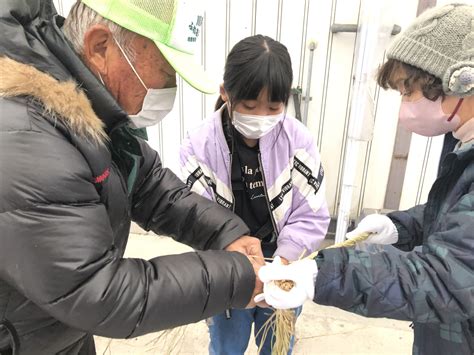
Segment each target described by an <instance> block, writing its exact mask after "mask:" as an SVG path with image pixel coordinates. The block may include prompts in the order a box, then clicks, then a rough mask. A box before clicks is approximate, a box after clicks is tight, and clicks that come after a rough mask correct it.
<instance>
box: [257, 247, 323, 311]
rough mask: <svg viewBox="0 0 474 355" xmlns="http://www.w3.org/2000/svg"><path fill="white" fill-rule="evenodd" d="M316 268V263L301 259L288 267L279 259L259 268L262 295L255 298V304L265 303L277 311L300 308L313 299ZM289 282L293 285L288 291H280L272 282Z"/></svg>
mask: <svg viewBox="0 0 474 355" xmlns="http://www.w3.org/2000/svg"><path fill="white" fill-rule="evenodd" d="M317 273H318V267H317V265H316V261H314V260H310V259H302V260H298V261H295V262H293V263H291V264H289V265H283V264H282V263H281V260H280V257H278V256H277V257H275V260H274V261H273V263H271V264H267V265H265V266H262V267H261V268H260V271H259V272H258V276H259V278H260V280H261V281H262V282H263V294H260V295H257V296H255V302H257V303H258V302H261V301H263V300H265V302H266V303H267V304H268V305H270V306H272V307H274V308H278V309H289V308H296V307H299V306H301V305H302V304H303V303H304V302H305V301H306V300H307V299H310V300H313V298H314V283H315V280H316V275H317ZM276 280H290V281H293V282H294V283H295V285H294V286H293V288H292V289H291V290H289V291H285V290H283V289H281V288H280V287H279V286H278V285H277V284H275V282H274V281H276Z"/></svg>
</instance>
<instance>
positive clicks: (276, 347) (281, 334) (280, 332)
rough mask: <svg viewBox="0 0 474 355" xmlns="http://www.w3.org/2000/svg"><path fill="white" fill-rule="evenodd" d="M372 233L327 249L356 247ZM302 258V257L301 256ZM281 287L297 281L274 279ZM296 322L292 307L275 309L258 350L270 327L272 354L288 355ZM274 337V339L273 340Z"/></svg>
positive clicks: (316, 252) (287, 287) (311, 257)
mask: <svg viewBox="0 0 474 355" xmlns="http://www.w3.org/2000/svg"><path fill="white" fill-rule="evenodd" d="M370 235H371V233H363V234H360V235H358V236H356V237H355V238H352V239H347V240H346V241H344V242H342V243H337V244H333V245H331V246H328V247H327V248H326V249H332V248H343V247H345V248H350V247H354V246H355V245H356V244H357V243H360V242H363V241H364V240H366V239H367V238H368V237H369V236H370ZM318 253H319V250H318V251H315V252H314V253H312V254H310V255H309V256H307V257H306V258H305V259H315V258H316V257H317V256H318ZM300 260H301V258H300ZM274 282H275V283H276V284H277V285H278V286H279V287H280V288H281V289H283V290H285V291H289V290H291V289H292V288H293V287H294V286H295V283H294V282H293V281H291V280H278V281H274ZM295 324H296V316H295V312H294V310H292V309H275V312H274V313H273V314H272V316H271V317H270V318H269V319H268V320H267V321H266V322H265V324H264V325H263V326H262V328H261V329H260V330H259V333H260V332H262V341H261V343H260V347H259V349H258V352H259V353H260V351H261V350H262V346H263V344H264V343H265V339H266V338H267V336H268V334H269V332H270V329H273V339H274V340H275V343H274V344H273V346H272V354H274V355H286V354H288V350H289V348H290V341H291V337H292V336H294V335H295ZM273 339H272V341H273Z"/></svg>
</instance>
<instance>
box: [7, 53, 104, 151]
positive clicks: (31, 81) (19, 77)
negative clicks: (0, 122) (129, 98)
mask: <svg viewBox="0 0 474 355" xmlns="http://www.w3.org/2000/svg"><path fill="white" fill-rule="evenodd" d="M23 95H25V96H31V97H33V98H35V99H36V100H38V101H40V102H41V103H42V104H43V106H44V107H45V110H46V112H47V113H48V114H52V115H54V116H55V118H56V119H58V120H60V121H62V122H63V123H64V124H66V125H67V126H68V127H70V128H71V129H72V130H73V131H74V132H75V133H76V134H77V135H79V136H82V137H84V138H88V139H90V140H92V141H94V142H96V143H99V144H103V143H104V142H106V141H107V140H108V136H107V134H106V133H105V131H104V123H103V122H102V121H101V120H100V119H99V118H98V117H97V116H96V114H95V112H94V110H93V109H92V106H91V103H90V102H89V99H88V98H87V96H86V95H85V94H84V92H83V91H82V90H80V89H79V88H78V87H77V84H76V83H75V82H74V81H72V80H69V81H64V82H60V81H58V80H56V79H55V78H53V77H52V76H51V75H49V74H46V73H43V72H41V71H39V70H38V69H36V68H35V67H33V66H31V65H27V64H23V63H19V62H17V61H14V60H12V59H10V58H7V57H0V97H16V96H23Z"/></svg>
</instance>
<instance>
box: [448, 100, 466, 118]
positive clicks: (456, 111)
mask: <svg viewBox="0 0 474 355" xmlns="http://www.w3.org/2000/svg"><path fill="white" fill-rule="evenodd" d="M463 101H464V98H463V97H462V98H460V99H459V101H458V103H457V105H456V107H455V108H454V111H453V113H452V114H451V116H449V118H448V122H451V120H452V119H453V118H454V116H456V113H458V111H459V109H460V108H461V105H462V103H463Z"/></svg>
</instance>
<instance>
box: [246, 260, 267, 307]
mask: <svg viewBox="0 0 474 355" xmlns="http://www.w3.org/2000/svg"><path fill="white" fill-rule="evenodd" d="M248 258H249V261H250V263H251V264H252V266H253V270H254V271H255V288H254V290H253V294H252V298H251V299H250V303H249V304H248V305H247V307H245V308H254V307H255V306H257V305H258V306H260V307H262V306H263V307H268V306H267V305H266V304H265V303H264V302H261V303H258V304H257V303H256V302H255V300H254V299H255V296H257V295H258V294H261V293H262V292H263V282H262V281H260V278H259V277H258V272H259V271H260V268H261V267H262V266H263V265H265V261H263V260H261V261H260V260H257V259H255V258H253V257H248Z"/></svg>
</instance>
